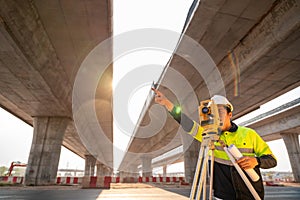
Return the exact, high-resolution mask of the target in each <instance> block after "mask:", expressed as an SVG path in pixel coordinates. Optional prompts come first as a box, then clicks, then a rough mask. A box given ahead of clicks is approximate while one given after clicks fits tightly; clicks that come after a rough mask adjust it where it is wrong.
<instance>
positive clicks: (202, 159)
mask: <svg viewBox="0 0 300 200" xmlns="http://www.w3.org/2000/svg"><path fill="white" fill-rule="evenodd" d="M217 140H218V139H217V137H214V138H213V137H203V141H202V143H201V147H200V152H199V156H198V162H197V166H196V171H195V174H194V180H193V185H192V189H191V194H190V200H194V197H195V194H196V199H197V200H199V199H200V197H201V193H202V192H203V193H202V199H205V198H206V179H207V170H208V167H207V166H208V158H209V151H210V150H211V165H210V179H209V182H210V183H209V200H211V199H212V192H213V170H214V149H215V145H214V142H215V141H217ZM222 146H223V148H224V150H225V152H226V154H227V155H228V157H229V158H230V160H231V162H232V164H233V166H234V167H235V168H236V170H237V171H238V173H239V174H240V176H241V178H242V179H243V181H244V182H245V184H246V186H247V187H248V189H249V190H250V192H251V194H252V195H253V197H254V198H255V199H256V200H260V197H259V195H258V194H257V192H256V191H255V189H254V188H253V186H252V185H251V183H250V181H249V180H248V178H247V177H246V175H245V173H244V172H243V171H242V169H241V168H240V166H239V165H238V164H237V163H236V161H235V159H234V158H233V156H232V155H231V153H230V152H229V151H228V149H227V147H226V146H225V145H223V144H222ZM200 168H201V170H200ZM199 173H200V179H199ZM198 179H199V183H198ZM197 183H198V187H197ZM196 191H197V193H196Z"/></svg>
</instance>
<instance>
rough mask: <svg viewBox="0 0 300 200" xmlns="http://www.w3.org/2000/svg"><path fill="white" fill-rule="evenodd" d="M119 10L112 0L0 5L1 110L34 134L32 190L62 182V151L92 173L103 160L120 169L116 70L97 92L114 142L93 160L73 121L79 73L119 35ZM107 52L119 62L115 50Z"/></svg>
mask: <svg viewBox="0 0 300 200" xmlns="http://www.w3.org/2000/svg"><path fill="white" fill-rule="evenodd" d="M111 9H112V7H111V1H110V0H101V1H98V0H92V1H81V0H74V1H64V0H45V1H39V0H32V1H31V0H24V1H14V0H12V1H9V0H7V1H6V0H1V1H0V105H1V107H2V108H4V109H5V110H7V111H8V112H10V113H12V114H13V115H15V116H16V117H18V118H20V119H21V120H23V121H25V122H26V123H28V124H29V125H31V126H33V128H34V134H33V143H32V146H31V152H30V156H29V160H28V167H27V172H26V184H28V185H40V184H41V185H44V184H53V183H55V179H56V172H57V167H58V161H59V156H60V149H61V145H63V146H65V147H66V148H68V149H69V150H71V151H73V152H74V153H76V154H77V155H79V156H81V157H82V158H86V159H87V160H88V161H89V162H88V163H87V164H86V168H88V170H86V174H87V175H89V174H90V173H91V171H93V169H94V167H93V166H92V165H95V163H96V159H97V160H98V161H97V163H99V164H103V163H104V164H105V165H107V166H112V165H113V156H112V112H111V97H112V88H111V80H112V65H110V66H109V67H108V68H107V70H106V71H105V73H104V75H103V76H102V78H101V79H100V80H99V83H98V86H97V89H96V92H95V98H96V100H97V101H96V103H95V107H96V110H97V113H96V114H97V116H98V121H99V123H100V124H101V125H102V127H103V129H105V130H104V131H105V133H106V135H105V136H103V139H108V140H110V141H111V142H109V143H106V144H102V143H101V141H100V142H99V145H98V149H97V150H96V151H95V152H97V155H90V154H91V153H90V149H87V148H86V146H84V145H83V143H82V138H80V137H79V135H78V132H77V129H76V128H75V124H74V122H73V116H72V114H73V113H72V91H73V86H74V82H75V79H76V75H77V72H78V70H79V67H80V65H81V63H82V62H83V60H84V59H85V58H86V57H87V55H89V53H90V51H91V50H92V49H93V48H94V47H95V46H97V45H98V44H99V43H100V42H102V41H104V40H105V39H107V38H109V37H110V36H112V27H111V21H112V12H111ZM107 52H108V57H110V58H112V45H111V46H108V47H107ZM99 67H101V66H99ZM87 89H88V87H87ZM91 102H94V99H92V100H91ZM84 123H86V124H87V127H90V126H91V125H90V124H88V122H87V121H85V122H84ZM86 131H87V132H92V131H93V130H91V129H90V130H89V128H88V129H87V130H86ZM81 137H82V135H81ZM95 152H94V153H93V154H95ZM95 157H96V158H95ZM99 168H101V166H99Z"/></svg>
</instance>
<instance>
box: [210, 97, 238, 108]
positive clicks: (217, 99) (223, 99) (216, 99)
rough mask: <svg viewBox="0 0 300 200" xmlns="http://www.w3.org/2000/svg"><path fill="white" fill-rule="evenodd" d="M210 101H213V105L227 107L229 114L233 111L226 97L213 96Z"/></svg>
mask: <svg viewBox="0 0 300 200" xmlns="http://www.w3.org/2000/svg"><path fill="white" fill-rule="evenodd" d="M211 100H213V101H214V103H215V104H221V105H225V106H227V107H228V108H229V109H230V110H231V112H232V111H233V106H232V104H231V103H230V102H229V101H228V99H226V97H223V96H221V95H214V96H213V97H212V98H211Z"/></svg>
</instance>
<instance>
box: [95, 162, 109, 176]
mask: <svg viewBox="0 0 300 200" xmlns="http://www.w3.org/2000/svg"><path fill="white" fill-rule="evenodd" d="M96 167H97V172H96V176H97V177H101V176H106V171H107V170H106V166H105V165H104V164H102V163H97V164H96Z"/></svg>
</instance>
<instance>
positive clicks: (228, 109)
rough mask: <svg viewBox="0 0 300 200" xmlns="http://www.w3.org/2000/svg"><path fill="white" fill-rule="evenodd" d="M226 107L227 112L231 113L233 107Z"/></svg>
mask: <svg viewBox="0 0 300 200" xmlns="http://www.w3.org/2000/svg"><path fill="white" fill-rule="evenodd" d="M224 108H225V109H226V111H227V113H231V112H232V111H231V109H230V108H229V107H228V106H224Z"/></svg>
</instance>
